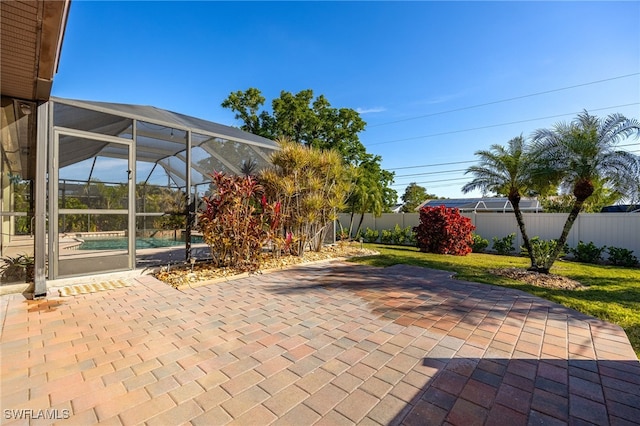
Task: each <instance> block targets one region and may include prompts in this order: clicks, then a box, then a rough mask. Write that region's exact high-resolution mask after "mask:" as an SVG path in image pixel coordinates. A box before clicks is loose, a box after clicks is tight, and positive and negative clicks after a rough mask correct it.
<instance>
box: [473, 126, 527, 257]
mask: <svg viewBox="0 0 640 426" xmlns="http://www.w3.org/2000/svg"><path fill="white" fill-rule="evenodd" d="M475 155H476V156H477V157H478V158H479V164H478V165H476V166H471V167H469V168H468V169H467V171H466V172H465V174H467V173H470V174H472V175H473V176H474V178H473V180H472V181H471V182H469V183H467V184H466V185H464V186H463V187H462V192H464V193H467V192H471V191H473V190H476V189H479V190H481V191H482V193H483V194H486V193H487V192H493V193H496V194H504V195H506V196H507V198H508V199H509V201H510V202H511V205H512V206H513V213H514V215H515V216H516V222H517V223H518V228H520V234H521V235H522V240H523V241H524V246H525V248H526V249H527V252H528V253H529V259H530V260H531V269H537V268H538V265H537V264H536V260H535V257H534V255H533V251H532V250H531V242H530V241H529V236H528V235H527V229H526V226H525V223H524V218H523V216H522V211H521V210H520V199H521V198H522V194H523V193H524V192H526V191H527V190H528V189H529V188H530V187H531V186H532V174H531V169H530V167H529V166H530V164H531V163H530V159H529V158H528V154H527V152H526V146H525V140H524V138H523V137H522V136H518V137H515V138H513V139H511V140H510V141H509V142H508V143H507V146H506V147H504V146H502V145H498V144H494V145H491V148H490V149H489V150H488V151H486V150H482V151H477V152H476V153H475Z"/></svg>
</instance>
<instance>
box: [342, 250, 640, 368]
mask: <svg viewBox="0 0 640 426" xmlns="http://www.w3.org/2000/svg"><path fill="white" fill-rule="evenodd" d="M365 246H366V247H367V248H370V249H373V250H377V251H378V252H380V255H379V256H369V257H363V258H356V259H354V260H353V261H354V262H359V263H365V264H368V265H373V266H390V265H396V264H400V263H402V264H407V265H416V266H423V267H425V268H433V269H442V270H446V271H452V272H455V273H456V274H457V278H459V279H462V280H466V281H474V282H479V283H485V284H492V285H500V286H505V287H511V288H517V289H519V290H523V291H526V292H528V293H531V294H535V295H536V296H540V297H543V298H545V299H548V300H551V301H553V302H556V303H560V304H562V305H564V306H567V307H569V308H573V309H575V310H578V311H580V312H584V313H585V314H589V315H593V316H594V317H597V318H601V319H603V320H606V321H609V322H612V323H615V324H618V325H620V326H621V327H622V328H623V329H624V330H625V332H626V333H627V336H629V340H630V341H631V345H633V348H634V350H635V352H636V354H637V355H638V357H640V268H622V267H616V266H602V265H590V264H584V263H576V262H565V261H557V262H556V263H555V265H554V267H553V268H552V270H551V272H552V273H554V274H557V275H564V276H567V277H569V278H572V279H574V280H577V281H579V282H580V283H582V284H584V285H587V286H589V289H587V290H582V291H570V290H554V289H548V288H540V287H535V286H532V285H528V284H524V283H521V282H516V281H514V280H511V279H508V278H504V277H500V276H496V275H492V274H490V273H488V272H487V271H488V270H489V269H493V268H508V267H527V266H529V262H528V259H527V258H524V257H511V256H498V255H493V254H480V253H472V254H469V255H467V256H449V255H441V254H431V253H421V252H420V251H418V249H417V248H415V247H404V246H387V245H380V244H365Z"/></svg>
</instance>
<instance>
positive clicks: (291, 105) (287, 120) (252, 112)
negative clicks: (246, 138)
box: [222, 88, 366, 165]
mask: <svg viewBox="0 0 640 426" xmlns="http://www.w3.org/2000/svg"><path fill="white" fill-rule="evenodd" d="M264 103H265V98H264V96H262V93H261V92H260V90H258V89H256V88H249V89H247V90H246V91H244V92H243V91H240V90H239V91H237V92H233V93H231V94H230V95H229V97H227V99H225V100H224V101H223V102H222V107H223V108H228V109H231V110H232V111H234V112H235V118H236V119H238V120H240V121H242V125H241V126H240V128H241V129H242V130H245V131H247V132H251V133H253V134H256V135H260V136H263V137H266V138H269V139H273V140H276V139H278V138H288V139H290V140H292V141H295V142H298V143H301V144H303V145H305V146H310V147H313V148H318V149H335V150H336V151H338V152H339V153H340V155H342V157H343V159H344V160H345V162H346V163H348V164H356V165H357V164H359V163H360V162H361V161H362V160H363V155H364V154H366V148H365V147H364V145H362V143H361V142H360V138H359V136H358V134H359V133H360V132H361V131H363V130H364V128H365V126H366V122H365V121H364V120H362V118H361V117H360V114H359V113H358V112H357V111H355V110H353V109H351V108H334V107H332V106H331V104H330V103H329V101H328V100H327V98H325V97H324V95H320V96H318V97H316V98H315V99H314V96H313V90H311V89H307V90H302V91H300V92H298V93H296V94H293V93H290V92H287V91H284V90H283V91H281V92H280V97H279V98H276V99H274V100H273V101H272V103H271V109H272V113H271V114H270V113H269V112H267V111H266V110H262V111H260V109H261V108H262V107H263V105H264Z"/></svg>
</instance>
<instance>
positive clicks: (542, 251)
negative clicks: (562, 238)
mask: <svg viewBox="0 0 640 426" xmlns="http://www.w3.org/2000/svg"><path fill="white" fill-rule="evenodd" d="M529 244H531V251H532V252H533V258H534V261H535V264H536V265H538V266H540V265H546V264H547V262H548V261H549V259H550V258H551V254H552V253H553V251H554V250H555V249H556V247H557V246H558V241H557V240H543V239H540V237H533V238H531V239H530V240H529ZM520 250H521V252H522V254H523V255H524V256H529V253H528V252H527V249H526V248H525V247H524V246H523V247H520ZM562 256H564V253H562V252H561V253H560V254H559V255H558V257H562Z"/></svg>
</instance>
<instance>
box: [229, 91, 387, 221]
mask: <svg viewBox="0 0 640 426" xmlns="http://www.w3.org/2000/svg"><path fill="white" fill-rule="evenodd" d="M264 103H265V98H264V96H262V93H261V92H260V90H258V89H256V88H249V89H248V90H246V91H244V92H243V91H237V92H233V93H231V94H230V95H229V97H227V99H225V100H224V102H222V107H224V108H228V109H231V110H232V111H234V112H235V118H236V119H238V120H240V121H241V122H242V125H241V126H240V128H241V129H242V130H245V131H248V132H251V133H253V134H256V135H260V136H263V137H266V138H269V139H273V140H278V139H287V140H291V141H293V142H297V143H299V144H302V145H304V146H307V147H312V148H316V149H320V150H334V151H336V152H337V153H338V154H339V155H340V156H341V157H342V160H343V162H344V163H345V165H347V166H351V168H350V169H348V170H350V172H351V173H352V174H353V176H352V179H351V180H352V183H353V186H352V191H351V195H350V196H349V201H348V207H347V211H349V212H352V213H355V212H357V213H366V212H373V213H374V214H376V215H379V214H380V213H381V212H383V211H389V209H390V207H391V206H392V205H393V204H394V203H395V201H396V197H397V194H396V191H395V190H393V189H391V188H390V185H391V184H392V183H393V177H394V174H393V173H392V172H389V171H386V170H383V169H382V165H381V163H382V157H380V156H378V155H372V154H369V153H367V150H366V148H365V147H364V145H363V144H362V142H360V137H359V136H358V134H359V133H360V132H361V131H363V130H364V128H365V126H366V123H365V121H364V120H362V118H361V117H360V114H359V113H358V112H357V111H355V110H353V109H351V108H334V107H332V106H331V104H330V103H329V101H328V100H327V98H326V97H325V96H324V95H320V96H317V97H315V98H314V94H313V91H312V90H311V89H307V90H302V91H300V92H298V93H296V94H293V93H290V92H287V91H284V90H283V91H281V92H280V97H278V98H276V99H274V100H273V101H272V103H271V110H272V113H269V112H267V111H266V110H262V111H261V108H262V107H263V106H264Z"/></svg>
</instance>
